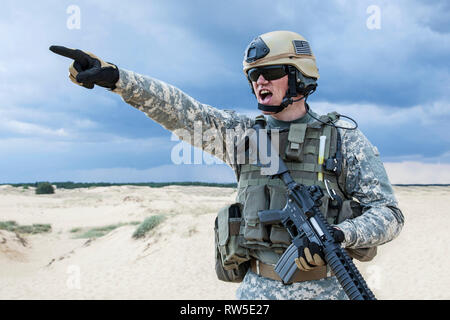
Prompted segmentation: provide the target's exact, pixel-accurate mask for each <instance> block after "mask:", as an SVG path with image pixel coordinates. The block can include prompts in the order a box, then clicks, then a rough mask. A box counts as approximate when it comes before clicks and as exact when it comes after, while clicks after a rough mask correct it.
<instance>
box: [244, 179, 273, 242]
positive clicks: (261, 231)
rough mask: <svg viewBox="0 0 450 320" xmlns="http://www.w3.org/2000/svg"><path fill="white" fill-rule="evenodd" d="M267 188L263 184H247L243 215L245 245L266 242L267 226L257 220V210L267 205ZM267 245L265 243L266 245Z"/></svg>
mask: <svg viewBox="0 0 450 320" xmlns="http://www.w3.org/2000/svg"><path fill="white" fill-rule="evenodd" d="M268 192H269V191H268V188H267V186H265V185H256V186H248V187H246V190H245V200H244V209H243V216H244V221H245V226H244V239H245V240H246V245H253V244H256V245H263V246H264V242H266V243H267V242H268V240H269V236H268V234H267V228H266V227H265V226H264V225H262V224H261V223H260V221H259V216H258V212H259V211H261V210H266V209H267V208H268V206H269V197H268ZM266 246H267V245H266Z"/></svg>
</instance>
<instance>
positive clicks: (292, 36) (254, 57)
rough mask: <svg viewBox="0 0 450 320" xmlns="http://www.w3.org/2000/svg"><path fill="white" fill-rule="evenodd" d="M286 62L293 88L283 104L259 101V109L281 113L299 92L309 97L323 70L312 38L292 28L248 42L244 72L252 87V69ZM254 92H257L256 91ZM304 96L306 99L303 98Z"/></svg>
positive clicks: (290, 88) (290, 84)
mask: <svg viewBox="0 0 450 320" xmlns="http://www.w3.org/2000/svg"><path fill="white" fill-rule="evenodd" d="M274 65H285V66H286V69H287V70H286V73H287V74H288V76H289V78H288V85H289V89H288V90H287V92H286V96H285V97H284V99H283V101H282V103H281V105H279V106H269V105H264V104H260V103H258V108H259V109H261V110H264V111H271V112H280V111H281V110H283V109H284V108H286V107H287V106H288V105H289V104H291V103H292V102H295V101H299V100H300V99H299V100H295V101H294V100H292V98H293V97H296V96H297V95H298V94H301V95H303V98H306V97H307V96H308V95H310V94H311V93H313V92H314V91H315V89H316V87H317V79H319V71H318V69H317V66H316V58H315V57H314V55H313V53H312V51H311V48H310V46H309V43H308V41H307V40H306V39H305V38H303V37H302V36H301V35H299V34H298V33H295V32H291V31H273V32H268V33H264V34H262V35H260V36H258V37H256V38H255V39H253V41H252V42H250V44H249V45H248V47H247V48H246V50H245V55H244V61H243V66H244V69H243V71H244V73H245V75H246V77H247V79H248V81H249V83H250V87H251V88H252V91H253V87H252V83H251V80H250V78H249V74H248V72H249V70H251V69H253V68H259V67H265V66H274ZM253 93H254V92H253ZM303 98H302V99H303Z"/></svg>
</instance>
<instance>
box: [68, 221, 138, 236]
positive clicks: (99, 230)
mask: <svg viewBox="0 0 450 320" xmlns="http://www.w3.org/2000/svg"><path fill="white" fill-rule="evenodd" d="M139 223H140V222H138V221H133V222H120V223H117V224H110V225H107V226H103V227H94V228H89V229H87V230H86V229H83V228H79V227H78V228H72V229H71V230H70V232H71V233H80V232H82V231H83V233H80V234H78V235H76V236H75V238H77V239H81V238H89V239H91V238H100V237H103V236H104V235H106V234H108V233H109V232H111V231H113V230H114V229H116V228H119V227H122V226H126V225H137V224H139Z"/></svg>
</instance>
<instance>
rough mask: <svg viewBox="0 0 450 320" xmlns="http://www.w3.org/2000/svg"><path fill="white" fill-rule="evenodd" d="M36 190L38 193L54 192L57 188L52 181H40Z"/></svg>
mask: <svg viewBox="0 0 450 320" xmlns="http://www.w3.org/2000/svg"><path fill="white" fill-rule="evenodd" d="M35 192H36V194H52V193H55V189H54V188H53V186H52V185H51V184H50V182H39V183H38V184H37V186H36V191H35Z"/></svg>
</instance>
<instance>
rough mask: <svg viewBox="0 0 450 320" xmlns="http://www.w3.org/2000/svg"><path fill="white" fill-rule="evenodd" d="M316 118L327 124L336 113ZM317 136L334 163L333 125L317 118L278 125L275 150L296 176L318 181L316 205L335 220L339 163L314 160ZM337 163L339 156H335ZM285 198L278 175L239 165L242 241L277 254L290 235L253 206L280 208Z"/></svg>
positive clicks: (340, 180)
mask: <svg viewBox="0 0 450 320" xmlns="http://www.w3.org/2000/svg"><path fill="white" fill-rule="evenodd" d="M319 119H320V120H321V121H323V122H329V123H330V124H331V122H333V123H334V122H335V121H337V120H338V119H339V115H338V114H337V113H329V114H327V115H325V116H322V117H320V118H319ZM320 136H325V137H326V140H325V153H324V159H325V160H327V159H329V160H331V162H332V163H338V161H334V158H335V157H336V154H337V152H338V151H339V152H340V150H338V146H340V142H339V141H338V140H339V139H340V137H339V135H338V132H337V129H336V128H335V127H333V126H332V125H325V124H323V123H321V122H319V121H314V122H312V123H292V124H291V125H290V127H289V130H284V131H280V132H279V153H280V157H281V158H282V159H283V161H284V162H285V163H286V165H287V167H288V168H289V170H290V172H291V175H292V177H293V178H294V180H295V181H296V182H298V183H302V184H305V185H319V186H320V187H322V189H323V191H324V197H323V198H322V206H321V211H322V212H323V214H324V215H325V217H326V218H327V220H328V222H329V223H331V224H336V223H337V218H338V213H339V210H340V209H341V208H340V206H341V205H342V200H345V199H346V198H347V197H346V195H344V194H343V193H342V191H341V189H343V188H344V186H345V176H346V174H345V167H344V168H342V167H341V168H333V169H332V170H330V171H328V170H325V169H324V166H323V165H322V164H319V163H318V155H319V145H320ZM339 164H343V162H342V161H340V162H339ZM336 170H338V172H339V171H340V172H341V173H340V175H339V176H337V175H336ZM319 174H322V177H323V178H322V179H321V180H319ZM338 183H339V186H340V187H341V188H339V186H338ZM326 190H328V192H327V191H326ZM332 199H334V200H332ZM339 199H340V201H339ZM286 200H287V196H286V187H285V186H284V184H283V182H282V181H281V180H280V179H278V178H277V179H271V178H270V177H269V176H264V175H261V173H260V167H257V166H256V165H252V164H243V165H241V166H240V168H239V179H238V194H237V202H238V203H241V204H242V217H243V219H242V222H241V225H240V232H239V233H240V234H239V236H240V237H239V238H240V245H241V246H242V247H245V248H248V249H271V250H274V251H275V252H277V253H279V254H281V253H282V252H283V251H284V250H285V248H287V247H288V246H289V245H290V243H291V239H290V236H289V234H288V232H287V231H286V229H285V228H284V227H283V226H282V225H281V224H274V225H269V226H267V225H266V226H265V225H262V224H261V223H260V221H259V218H258V211H260V210H267V209H282V208H283V207H284V206H285V205H286Z"/></svg>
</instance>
